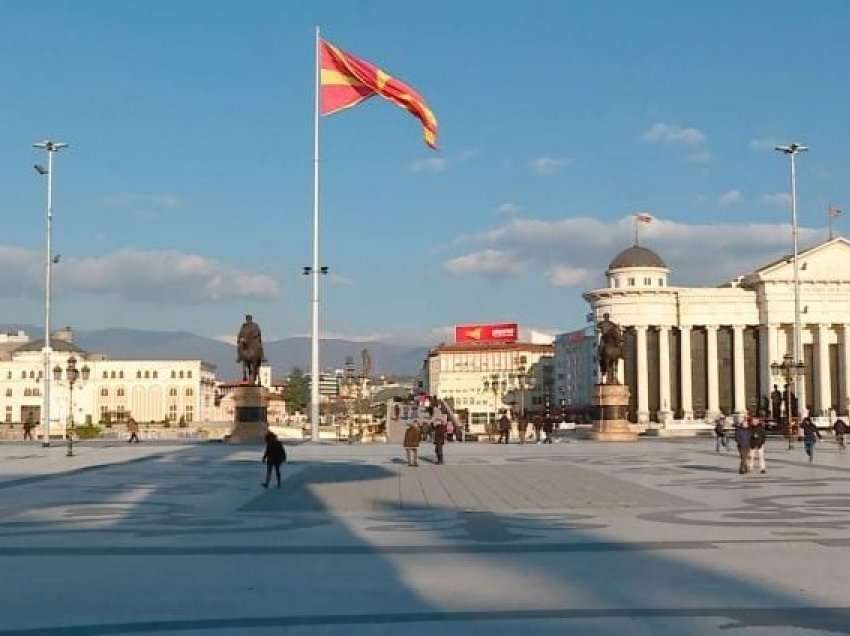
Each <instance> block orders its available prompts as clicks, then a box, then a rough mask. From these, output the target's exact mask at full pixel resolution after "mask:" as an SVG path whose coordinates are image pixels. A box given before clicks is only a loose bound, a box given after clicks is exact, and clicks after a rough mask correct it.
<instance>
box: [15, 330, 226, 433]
mask: <svg viewBox="0 0 850 636" xmlns="http://www.w3.org/2000/svg"><path fill="white" fill-rule="evenodd" d="M27 340H28V339H27ZM43 346H44V341H43V340H34V341H27V342H25V343H23V344H19V345H18V346H17V347H16V348H15V349H14V350H12V351H11V352H9V353H8V354H7V355H4V356H3V357H2V358H0V417H2V421H3V422H5V423H19V422H26V421H30V422H33V423H38V422H40V420H41V408H42V403H43V397H42V396H43V390H44V377H43V369H44V357H43V353H42V349H43ZM51 349H52V353H51V358H50V366H51V377H52V376H53V371H52V370H53V369H54V368H56V367H58V369H59V375H60V379H59V380H58V381H56V380H53V381H52V383H51V407H50V412H51V431H53V430H56V432H57V434H61V431H62V430H63V427H64V425H65V423H66V422H68V421H69V420H70V417H69V416H70V400H71V391H70V386H69V384H68V382H67V377H66V375H67V374H66V372H65V369H66V367H67V364H68V359H69V358H70V357H71V356H73V357H74V358H75V359H76V366H77V369H78V370H79V371H80V374H79V378H78V380H77V381H76V383H75V385H74V391H73V416H74V423H75V424H76V425H83V424H86V423H94V424H97V423H100V422H115V421H126V420H127V418H129V417H130V416H132V417H133V418H134V419H135V420H136V421H137V422H152V421H153V422H162V421H164V420H168V421H169V422H173V423H178V422H180V421H181V420H182V421H183V422H186V423H190V422H197V421H209V419H210V418H211V417H212V416H213V415H214V408H215V405H214V397H215V367H214V366H213V365H210V364H208V363H206V362H203V361H201V360H178V359H175V360H111V359H108V358H106V357H105V356H104V355H102V354H94V353H89V352H87V351H84V350H82V349H80V348H79V347H78V346H76V345H75V344H74V343H73V334H72V333H71V331H70V330H69V329H64V330H62V331H60V332H57V333H56V334H55V336H54V337H51ZM53 427H56V428H55V429H54V428H53Z"/></svg>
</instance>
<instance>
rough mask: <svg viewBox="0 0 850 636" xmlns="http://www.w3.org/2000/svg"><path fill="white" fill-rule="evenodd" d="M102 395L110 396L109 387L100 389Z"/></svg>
mask: <svg viewBox="0 0 850 636" xmlns="http://www.w3.org/2000/svg"><path fill="white" fill-rule="evenodd" d="M100 397H109V389H107V388H106V387H104V388H102V389H101V390H100Z"/></svg>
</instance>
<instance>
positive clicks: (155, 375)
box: [145, 371, 158, 380]
mask: <svg viewBox="0 0 850 636" xmlns="http://www.w3.org/2000/svg"><path fill="white" fill-rule="evenodd" d="M157 375H158V374H157V372H156V371H154V372H153V379H154V380H156V378H157ZM145 377H148V376H147V375H145Z"/></svg>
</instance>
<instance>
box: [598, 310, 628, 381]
mask: <svg viewBox="0 0 850 636" xmlns="http://www.w3.org/2000/svg"><path fill="white" fill-rule="evenodd" d="M596 330H597V332H598V333H599V347H598V348H597V351H596V359H597V360H599V379H600V381H601V383H602V384H619V383H620V381H619V380H618V379H617V365H618V363H619V361H620V360H622V359H623V332H622V330H621V329H620V326H619V325H618V324H616V323H615V322H613V321H612V320H610V314H607V313H606V314H604V315H603V316H602V322H600V323H599V324H597V325H596Z"/></svg>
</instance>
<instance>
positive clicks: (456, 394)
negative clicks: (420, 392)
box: [425, 342, 554, 432]
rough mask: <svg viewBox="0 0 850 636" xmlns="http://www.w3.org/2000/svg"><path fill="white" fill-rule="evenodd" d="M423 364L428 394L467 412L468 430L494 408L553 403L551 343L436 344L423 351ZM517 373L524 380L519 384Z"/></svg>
mask: <svg viewBox="0 0 850 636" xmlns="http://www.w3.org/2000/svg"><path fill="white" fill-rule="evenodd" d="M426 366H427V373H426V374H425V375H426V382H427V385H426V392H427V393H428V395H433V396H436V397H437V398H440V399H442V400H446V401H447V402H449V404H450V405H451V406H452V408H453V409H454V410H455V411H464V410H465V411H467V412H468V413H469V423H470V427H471V430H472V431H473V432H478V431H479V430H480V429H483V427H484V425H485V424H486V422H487V421H488V419H489V420H490V421H494V420H495V418H496V414H497V413H498V411H499V410H502V409H508V408H513V409H514V410H516V411H519V410H521V408H522V407H523V406H524V407H525V410H526V411H543V410H544V409H545V408H546V406H547V404H546V402H547V401H548V400H549V399H553V390H554V389H553V382H554V380H553V378H554V373H553V367H552V345H551V344H531V343H522V342H510V343H498V342H497V343H468V344H442V345H440V346H438V347H435V348H434V349H432V350H431V351H430V352H429V353H428V359H427V361H426ZM520 375H527V376H530V378H526V379H525V380H524V381H521V380H520V377H519V376H520ZM528 385H533V388H530V387H529V386H528ZM523 386H525V387H526V388H524V389H523V388H522V387H523Z"/></svg>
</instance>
